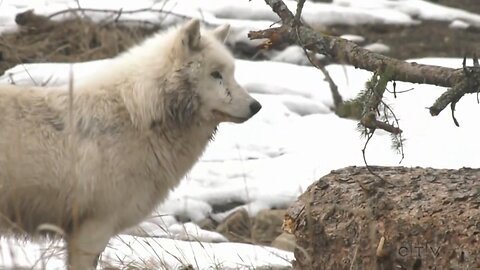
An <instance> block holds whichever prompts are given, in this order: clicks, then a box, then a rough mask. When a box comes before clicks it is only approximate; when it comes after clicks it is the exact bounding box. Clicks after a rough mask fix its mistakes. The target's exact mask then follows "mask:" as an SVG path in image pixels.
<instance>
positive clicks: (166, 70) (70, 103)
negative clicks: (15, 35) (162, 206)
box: [0, 20, 260, 270]
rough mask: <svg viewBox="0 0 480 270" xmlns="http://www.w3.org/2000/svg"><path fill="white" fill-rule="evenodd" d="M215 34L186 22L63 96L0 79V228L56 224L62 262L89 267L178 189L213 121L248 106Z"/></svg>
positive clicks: (238, 117) (19, 231) (30, 229)
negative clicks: (2, 83) (64, 256)
mask: <svg viewBox="0 0 480 270" xmlns="http://www.w3.org/2000/svg"><path fill="white" fill-rule="evenodd" d="M227 34H228V26H222V27H219V28H217V29H215V30H213V31H202V33H201V32H200V26H199V22H198V20H192V21H190V22H188V23H186V24H185V25H184V26H182V27H180V28H175V29H171V30H169V31H167V32H165V33H160V34H157V35H156V36H154V37H152V38H150V39H148V40H146V41H145V42H144V43H143V44H141V45H139V46H137V47H134V48H132V49H131V50H129V51H128V52H126V53H124V54H122V55H120V56H119V57H117V58H115V60H113V62H112V66H111V67H109V68H108V70H103V71H101V72H99V74H97V75H95V76H94V77H92V78H90V79H89V80H87V81H85V82H80V83H78V82H76V85H79V86H78V87H76V88H75V89H74V91H73V99H71V98H70V97H71V96H70V95H69V92H68V91H65V90H61V89H45V88H42V89H40V88H33V87H32V88H21V87H17V86H1V87H0V127H1V128H0V233H2V234H15V235H35V234H36V233H37V232H38V230H39V228H42V226H44V225H53V226H56V227H59V228H61V229H62V230H63V231H64V233H65V239H66V241H67V247H68V265H69V269H74V270H84V269H92V268H95V267H96V261H97V258H98V255H99V254H100V253H101V252H102V251H103V250H104V248H105V246H106V245H107V243H108V241H109V239H110V238H111V237H112V236H113V235H115V234H117V233H119V232H120V231H122V230H124V229H126V228H128V227H130V226H133V225H135V224H137V223H139V222H140V221H141V220H142V219H144V218H145V217H146V216H147V215H148V214H149V213H150V212H151V211H152V210H153V208H154V207H155V206H156V205H157V204H158V203H159V202H161V201H162V200H163V199H165V197H166V196H167V194H168V192H169V191H170V190H171V189H172V188H174V187H175V186H177V185H178V183H179V181H180V179H181V178H182V177H183V176H184V175H185V174H186V173H187V171H188V170H190V168H191V167H192V166H193V164H194V163H195V162H196V161H197V159H198V158H199V156H200V155H201V154H202V152H203V151H204V149H205V147H206V145H207V144H208V142H209V141H210V140H211V138H212V136H213V134H214V133H215V131H216V127H217V125H218V124H219V123H220V122H222V121H233V122H243V121H245V120H247V119H248V118H250V117H251V116H252V115H254V114H255V113H256V112H257V111H258V110H259V109H260V105H259V104H258V102H256V101H255V100H254V99H253V98H252V97H250V96H249V95H248V94H247V92H246V91H245V90H244V89H242V88H241V87H240V86H239V85H238V84H237V83H236V81H235V79H234V65H233V63H234V61H233V57H232V56H231V54H230V53H229V52H228V50H227V49H226V47H224V45H223V41H224V40H225V38H226V36H227ZM214 72H218V73H214ZM218 74H220V75H221V76H220V77H221V78H220V77H219V76H218ZM252 104H254V105H256V106H253V107H255V108H256V109H255V108H254V109H252Z"/></svg>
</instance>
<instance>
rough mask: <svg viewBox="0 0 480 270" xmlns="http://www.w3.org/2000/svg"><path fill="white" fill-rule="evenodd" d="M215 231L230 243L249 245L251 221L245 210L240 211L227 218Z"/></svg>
mask: <svg viewBox="0 0 480 270" xmlns="http://www.w3.org/2000/svg"><path fill="white" fill-rule="evenodd" d="M216 231H217V232H218V233H221V234H222V235H223V236H225V237H226V238H227V239H228V240H229V241H232V242H243V243H251V239H252V237H251V232H252V220H251V219H250V217H249V216H248V213H247V211H246V210H245V209H243V208H242V209H240V210H238V211H235V212H233V213H232V214H230V215H229V216H227V217H226V218H225V219H224V220H223V221H222V222H221V223H220V225H218V226H217V229H216Z"/></svg>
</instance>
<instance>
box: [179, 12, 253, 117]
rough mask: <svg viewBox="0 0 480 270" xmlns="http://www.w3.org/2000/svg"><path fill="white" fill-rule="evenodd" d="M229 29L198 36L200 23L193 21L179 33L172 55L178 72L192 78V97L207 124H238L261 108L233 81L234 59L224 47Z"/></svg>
mask: <svg viewBox="0 0 480 270" xmlns="http://www.w3.org/2000/svg"><path fill="white" fill-rule="evenodd" d="M229 29H230V26H229V25H223V26H219V27H217V28H216V29H214V30H209V31H208V30H207V31H203V32H202V33H201V31H200V23H199V21H198V20H195V19H193V20H191V21H189V22H188V23H186V24H185V25H184V26H183V27H182V28H181V29H180V31H179V32H178V36H177V41H178V42H179V43H181V47H177V51H175V50H174V52H173V53H174V54H176V55H177V59H178V61H179V62H177V63H178V64H180V66H182V69H179V70H178V71H179V72H180V73H182V72H187V73H188V77H190V78H191V81H190V82H191V84H193V85H192V87H191V88H190V89H191V90H192V91H193V93H191V94H193V95H195V96H196V97H197V98H198V101H199V105H198V113H199V114H200V117H201V118H203V120H206V121H214V122H218V123H220V122H235V123H241V122H244V121H246V120H247V119H249V118H250V117H252V116H253V115H255V114H256V113H257V112H258V111H259V110H260V109H261V107H262V106H261V105H260V103H259V102H258V101H256V100H255V99H254V98H252V97H251V96H250V95H249V94H248V93H247V91H245V89H243V88H242V87H241V86H240V85H239V84H238V83H237V81H236V80H235V77H234V72H235V66H234V58H233V56H232V54H231V53H230V52H229V51H228V49H227V48H226V46H225V45H224V42H225V39H226V38H227V35H228V32H229ZM184 75H186V74H184ZM180 76H182V75H180Z"/></svg>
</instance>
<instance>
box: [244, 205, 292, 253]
mask: <svg viewBox="0 0 480 270" xmlns="http://www.w3.org/2000/svg"><path fill="white" fill-rule="evenodd" d="M285 212H286V210H284V209H274V210H270V209H268V210H262V211H260V212H259V213H258V214H257V216H256V217H255V222H254V225H253V231H252V238H253V240H254V242H255V243H259V244H264V245H269V244H271V243H272V241H273V240H275V238H277V237H278V236H279V235H280V234H282V223H283V219H284V216H285Z"/></svg>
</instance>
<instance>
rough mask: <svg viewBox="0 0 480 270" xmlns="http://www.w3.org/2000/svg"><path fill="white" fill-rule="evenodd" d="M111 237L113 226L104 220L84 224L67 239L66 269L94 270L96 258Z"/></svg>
mask: <svg viewBox="0 0 480 270" xmlns="http://www.w3.org/2000/svg"><path fill="white" fill-rule="evenodd" d="M112 236H113V226H111V225H109V223H108V222H105V221H104V220H91V221H86V222H84V223H83V224H82V225H81V226H79V227H78V228H77V229H76V230H74V232H73V233H72V234H71V235H69V236H68V237H67V250H68V259H67V264H68V269H69V270H90V269H96V267H97V263H98V258H99V256H100V254H101V253H102V252H103V250H104V249H105V247H106V246H107V244H108V241H109V240H110V238H111V237H112Z"/></svg>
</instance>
